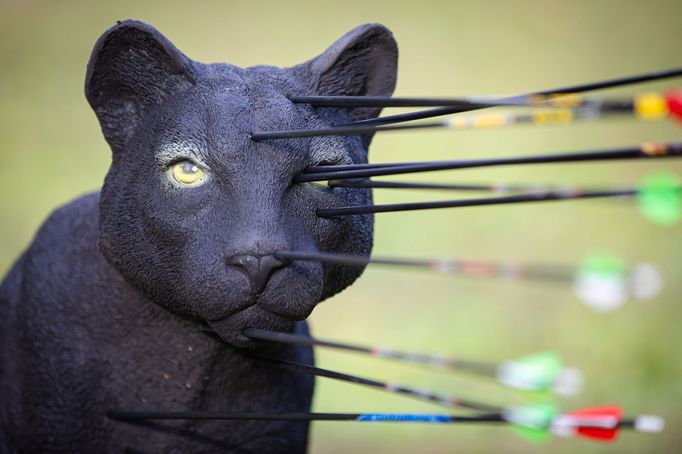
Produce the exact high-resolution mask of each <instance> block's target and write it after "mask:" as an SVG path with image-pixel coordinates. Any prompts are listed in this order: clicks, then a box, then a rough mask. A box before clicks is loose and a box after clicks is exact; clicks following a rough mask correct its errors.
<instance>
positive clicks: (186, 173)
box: [169, 161, 205, 186]
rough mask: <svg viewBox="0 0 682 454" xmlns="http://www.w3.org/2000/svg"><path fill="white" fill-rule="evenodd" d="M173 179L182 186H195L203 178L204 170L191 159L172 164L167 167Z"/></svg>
mask: <svg viewBox="0 0 682 454" xmlns="http://www.w3.org/2000/svg"><path fill="white" fill-rule="evenodd" d="M169 171H170V174H171V176H172V177H173V179H174V180H175V181H177V182H178V183H180V184H181V185H184V186H197V185H198V184H199V183H201V181H202V180H203V179H204V176H205V174H204V171H203V170H201V169H200V168H199V166H197V165H196V164H195V163H193V162H192V161H182V162H178V163H176V164H173V165H172V166H171V168H170V169H169Z"/></svg>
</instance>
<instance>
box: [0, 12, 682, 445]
mask: <svg viewBox="0 0 682 454" xmlns="http://www.w3.org/2000/svg"><path fill="white" fill-rule="evenodd" d="M681 13H682V3H680V2H679V1H676V0H673V1H647V2H636V1H599V2H596V1H589V0H581V1H573V2H543V1H516V2H506V1H503V0H500V1H480V2H471V1H460V0H457V1H455V0H450V1H422V2H417V3H415V2H405V1H395V0H394V1H390V0H382V1H374V2H368V1H357V0H346V1H344V2H325V1H322V2H315V1H287V2H274V1H272V2H264V1H255V2H254V1H252V2H246V1H205V2H178V1H168V0H166V1H147V2H140V1H130V0H121V1H118V2H108V3H102V2H97V3H94V2H86V1H60V2H48V1H42V2H41V1H35V0H3V2H2V3H1V4H0V61H2V62H3V63H2V67H1V68H0V99H1V100H2V103H1V104H0V153H1V156H2V165H0V191H1V193H2V203H3V206H2V210H1V211H0V272H1V273H2V274H4V273H6V272H7V270H8V269H9V267H10V266H11V263H12V262H13V261H14V260H15V258H16V257H17V256H18V254H20V253H21V251H22V250H23V249H24V248H25V247H26V246H27V245H28V244H29V242H30V241H31V237H32V235H33V234H34V232H35V231H36V229H37V228H38V226H39V225H40V223H41V222H42V220H43V219H44V218H45V217H46V216H47V214H48V213H49V212H50V211H51V210H52V209H54V208H55V207H56V206H58V205H60V204H63V203H65V202H66V201H68V200H70V199H73V198H75V197H76V196H78V195H79V194H81V193H83V192H86V191H90V190H95V189H97V188H98V187H99V186H100V185H101V182H102V179H103V177H104V174H105V172H106V169H107V166H108V164H109V154H108V153H109V152H108V148H107V146H106V144H105V142H104V140H103V139H102V137H101V134H100V131H99V126H98V124H97V122H96V120H95V116H94V115H93V114H92V112H91V111H90V110H89V107H88V106H87V103H86V101H85V99H84V97H83V94H82V83H83V77H84V72H85V64H86V62H87V59H88V57H89V52H90V50H91V48H92V45H93V44H94V42H95V40H96V39H97V37H98V36H99V35H100V34H101V33H102V32H103V31H104V30H105V29H106V28H107V27H109V26H111V25H112V24H113V23H114V21H115V20H117V19H123V18H130V17H133V18H139V19H142V20H145V21H147V22H150V23H152V24H153V25H155V26H156V27H157V28H159V29H160V30H161V31H162V32H163V33H165V34H166V35H167V36H168V37H169V38H170V39H171V40H172V41H173V42H174V43H175V44H176V45H177V46H178V47H179V48H180V49H182V50H183V51H184V52H185V53H187V54H188V55H189V56H191V57H192V58H195V59H197V60H200V61H229V62H230V63H233V64H236V65H240V66H251V65H255V64H261V63H267V64H273V65H279V66H289V65H293V64H296V63H298V62H301V61H303V60H306V59H309V58H311V57H312V56H314V55H316V54H317V53H319V52H321V51H322V50H323V49H324V48H326V46H328V45H329V44H330V43H331V42H333V41H334V40H335V39H336V38H338V37H339V36H340V35H342V34H343V33H345V32H346V31H348V30H349V29H351V28H352V27H354V26H356V25H358V24H360V23H363V22H381V23H384V24H386V25H387V26H388V27H389V28H391V29H392V30H393V32H394V33H395V36H396V38H397V40H398V42H399V45H400V50H401V60H400V71H399V83H398V89H397V94H399V95H404V96H409V95H424V96H429V95H430V96H446V95H450V96H456V95H473V94H483V95H485V94H505V93H521V92H525V91H531V90H535V89H540V88H549V87H555V86H561V85H563V84H573V83H578V82H585V81H590V80H598V79H604V78H609V77H616V76H621V75H627V74H635V73H641V72H645V71H649V70H657V69H664V68H669V67H673V66H679V65H680V64H681V63H682V58H681V57H682V27H680V26H679V18H680V15H681ZM677 82H678V84H679V83H680V81H679V80H678V81H677ZM672 84H673V82H666V83H656V84H648V85H647V86H646V87H644V86H636V87H628V88H625V89H619V90H610V91H609V92H608V93H609V94H611V93H613V94H631V93H635V92H637V91H638V90H650V89H658V88H664V87H669V86H671V85H672ZM681 136H682V134H681V133H680V129H679V125H675V124H673V123H668V122H657V123H639V122H636V121H634V120H608V121H603V122H598V123H593V124H579V125H571V126H562V127H518V128H514V129H508V130H497V131H464V132H447V131H439V132H424V131H418V132H410V133H394V134H386V135H382V136H380V137H377V138H376V139H375V141H374V143H373V146H372V150H371V160H372V161H375V162H381V161H401V160H430V159H447V158H457V157H473V156H477V157H478V156H499V155H518V154H521V153H541V152H546V151H559V150H580V149H590V148H598V147H609V146H620V145H627V144H632V143H638V142H640V141H650V140H670V139H680V137H681ZM664 168H665V169H670V170H673V171H676V172H678V173H679V172H680V171H682V166H681V165H680V164H678V163H675V162H674V161H657V162H655V163H615V162H614V163H601V164H589V165H588V164H567V165H561V166H556V165H555V166H551V165H543V166H527V167H512V168H500V169H481V170H469V171H461V172H457V173H455V172H440V173H436V174H431V175H429V176H428V179H429V180H432V181H455V180H454V179H455V178H456V181H462V182H464V181H471V182H481V181H485V182H488V181H491V182H497V181H500V182H501V181H509V182H516V181H529V182H530V181H544V182H565V183H585V184H588V183H593V184H613V185H630V184H634V183H636V182H637V181H638V180H639V179H640V178H641V177H642V176H644V175H645V174H646V173H647V172H650V171H651V170H654V169H664ZM415 178H416V177H412V178H411V179H415ZM405 179H406V180H409V179H410V178H405ZM434 196H437V197H443V198H445V197H447V196H448V195H447V194H444V193H443V194H437V193H436V194H433V193H432V194H410V193H407V192H402V191H393V192H390V191H377V193H376V200H377V202H379V203H384V202H392V201H398V200H419V199H427V198H433V197H434ZM681 232H682V230H681V228H680V227H679V226H677V227H673V228H667V229H664V228H660V227H656V226H654V225H651V224H650V223H648V222H646V221H645V220H643V219H642V218H641V217H640V216H639V215H638V214H637V213H636V212H635V210H634V209H633V208H632V205H631V204H629V203H617V202H616V203H614V202H598V201H593V202H560V203H548V204H535V205H527V206H507V207H480V208H467V209H455V210H436V211H429V212H411V213H395V214H385V215H379V216H378V217H377V226H376V249H375V252H376V253H377V254H381V255H410V256H415V257H428V256H434V255H454V256H459V257H471V258H503V259H522V260H548V261H560V262H573V261H577V260H579V259H580V258H581V257H583V256H584V255H585V254H587V253H589V252H590V251H592V250H595V249H598V250H604V249H610V250H613V251H616V252H618V253H619V254H621V255H622V256H623V257H624V258H625V259H627V260H629V261H640V260H645V261H651V262H654V263H656V264H658V265H659V266H660V267H661V268H662V269H663V270H664V273H665V277H666V283H667V286H666V289H665V291H664V293H663V295H662V296H661V297H659V298H657V299H656V300H655V301H653V302H650V303H646V304H640V303H636V302H635V303H632V304H628V305H626V306H625V307H624V308H623V309H622V310H621V311H620V312H617V313H613V314H606V315H602V314H595V313H593V312H591V311H590V310H589V309H587V308H586V307H583V306H582V305H580V304H579V303H578V302H577V301H576V300H575V299H574V297H573V296H572V295H571V292H570V289H566V288H563V287H560V286H552V285H531V284H515V283H508V282H489V281H485V282H484V281H477V280H465V279H459V278H448V277H442V276H432V275H428V274H426V273H420V272H412V273H411V272H408V271H398V270H386V269H381V268H379V269H371V270H369V271H367V272H366V273H365V275H364V276H363V277H362V278H361V279H360V280H359V281H358V283H356V284H355V285H354V286H353V287H351V288H350V289H348V290H347V291H345V292H343V293H342V294H341V295H339V296H337V297H335V298H333V300H330V301H328V302H325V303H324V304H322V305H321V306H320V307H318V309H317V310H316V312H315V313H314V314H313V315H312V317H311V324H312V328H313V331H314V333H315V334H317V335H319V336H322V337H328V338H334V339H341V340H351V341H356V342H366V343H379V344H383V345H387V346H393V347H399V348H406V349H411V350H422V351H440V352H444V353H448V354H451V355H460V356H462V357H467V358H474V359H476V358H480V359H491V360H493V359H505V358H508V357H514V356H518V355H522V354H525V353H528V352H533V351H538V350H544V349H556V350H558V351H560V352H561V353H562V355H563V356H564V358H565V359H566V361H567V362H569V363H571V364H574V365H576V366H578V367H580V368H582V370H583V371H584V372H585V374H586V376H587V388H586V390H585V392H584V393H583V394H582V395H580V396H578V397H576V398H573V399H571V400H566V401H564V402H561V404H562V406H563V407H564V408H566V409H571V408H577V407H580V406H583V405H590V404H593V403H612V402H613V403H620V404H622V405H623V406H624V407H625V409H626V412H627V413H629V414H635V413H639V412H644V413H646V412H649V413H660V414H662V415H663V416H665V417H666V420H667V425H668V426H667V427H668V428H667V430H666V431H665V432H664V433H662V434H660V435H653V436H652V435H640V434H630V433H625V434H623V436H622V438H621V440H620V441H619V442H618V443H616V444H614V445H602V444H589V443H587V442H585V441H582V440H555V441H552V442H551V444H550V445H545V446H541V447H539V448H537V449H535V447H533V446H529V445H527V444H526V443H525V442H523V441H521V440H519V439H517V438H516V437H515V436H514V434H513V433H512V432H511V431H508V430H505V429H503V428H485V427H430V426H424V425H418V424H415V425H409V424H405V425H397V424H395V425H391V424H371V425H370V424H367V425H364V424H353V423H327V422H321V423H315V424H314V425H313V430H312V441H311V451H312V452H320V453H322V452H324V453H335V452H338V453H341V452H349V451H360V452H434V453H436V452H450V451H453V450H460V451H464V452H486V451H505V452H533V451H535V450H538V451H540V450H545V449H551V450H552V451H556V452H575V451H576V450H581V451H584V452H661V451H671V450H673V449H674V448H678V449H679V446H680V444H681V443H682V436H680V434H679V430H678V428H679V426H680V424H682V412H681V411H680V410H681V409H680V402H681V401H682V386H680V377H681V376H682V355H681V354H680V352H679V350H678V348H679V345H680V344H681V343H682V331H681V330H680V329H679V327H680V323H681V322H682V307H680V295H681V294H682V281H680V279H679V277H680V270H681V267H680V253H681V252H682V244H681V243H680V241H679V238H680V233H681ZM317 356H318V362H319V363H320V365H321V366H323V367H328V368H332V369H338V370H344V371H349V372H354V373H358V374H360V375H364V376H368V377H377V378H391V379H392V380H393V381H396V382H399V383H400V382H404V383H409V384H415V385H419V386H422V387H427V388H434V389H439V390H442V391H448V392H453V393H457V394H459V395H462V396H467V397H471V398H477V397H479V398H481V399H484V400H487V401H497V402H501V403H504V402H511V401H518V400H519V399H522V398H523V397H524V396H521V395H518V394H510V393H509V392H503V391H498V390H497V388H496V387H495V386H493V385H492V384H489V383H485V382H482V381H480V380H477V379H474V378H471V377H467V376H462V377H459V376H454V377H453V376H449V375H446V374H445V373H442V372H434V373H431V372H429V371H426V370H422V369H414V368H409V367H405V366H400V365H395V364H391V363H388V362H382V361H373V360H371V359H367V358H362V357H357V356H351V355H350V354H345V353H338V352H329V351H319V352H318V354H317ZM315 410H316V411H361V410H368V411H399V412H409V411H442V410H443V409H442V408H438V407H434V406H432V405H428V404H421V403H419V402H415V401H412V400H410V399H406V398H403V397H400V396H395V395H384V394H382V393H380V392H377V391H374V390H369V389H364V388H362V387H357V386H353V385H350V384H343V383H334V382H330V381H329V380H324V379H321V380H318V388H317V391H316V398H315Z"/></svg>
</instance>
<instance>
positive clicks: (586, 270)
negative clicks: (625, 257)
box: [578, 252, 627, 279]
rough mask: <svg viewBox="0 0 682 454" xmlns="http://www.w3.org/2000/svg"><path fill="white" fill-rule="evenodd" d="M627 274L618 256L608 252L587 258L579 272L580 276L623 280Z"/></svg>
mask: <svg viewBox="0 0 682 454" xmlns="http://www.w3.org/2000/svg"><path fill="white" fill-rule="evenodd" d="M626 272H627V270H626V267H625V264H624V263H623V262H622V261H621V260H620V259H619V258H618V257H617V256H615V255H613V254H610V253H608V252H601V253H597V254H592V255H590V256H588V257H586V258H585V259H584V260H583V262H582V264H581V266H580V269H579V270H578V273H580V274H589V275H592V276H599V277H614V278H621V279H625V276H626Z"/></svg>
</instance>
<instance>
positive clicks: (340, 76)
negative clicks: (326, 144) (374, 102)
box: [294, 24, 398, 120]
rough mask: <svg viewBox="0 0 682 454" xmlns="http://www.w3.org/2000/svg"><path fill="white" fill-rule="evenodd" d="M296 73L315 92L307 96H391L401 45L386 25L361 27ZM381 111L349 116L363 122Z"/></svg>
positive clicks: (353, 112) (358, 111)
mask: <svg viewBox="0 0 682 454" xmlns="http://www.w3.org/2000/svg"><path fill="white" fill-rule="evenodd" d="M294 71H296V72H297V73H299V74H300V75H299V77H301V78H302V79H304V80H305V81H306V82H307V85H308V86H309V87H310V89H311V90H312V93H305V94H317V95H334V96H390V95H391V94H393V90H394V89H395V84H396V78H397V72H398V44H397V43H396V41H395V39H394V38H393V34H392V33H391V31H390V30H389V29H388V28H386V27H384V26H383V25H380V24H364V25H360V26H359V27H356V28H354V29H353V30H351V31H350V32H348V33H347V34H345V35H344V36H342V37H341V38H339V40H338V41H336V42H335V43H334V44H332V45H331V46H330V47H329V48H328V49H327V50H326V51H324V52H323V53H322V54H320V55H319V56H318V57H316V58H314V59H312V60H310V61H309V62H307V63H304V64H302V65H299V66H297V67H295V68H294ZM380 112H381V109H379V108H366V109H364V108H363V109H352V110H349V111H348V116H349V117H350V119H351V120H360V119H366V118H373V117H376V116H377V115H379V113H380Z"/></svg>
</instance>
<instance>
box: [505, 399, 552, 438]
mask: <svg viewBox="0 0 682 454" xmlns="http://www.w3.org/2000/svg"><path fill="white" fill-rule="evenodd" d="M556 415H557V409H556V406H555V405H554V404H552V403H550V402H539V403H535V404H530V405H526V406H523V407H514V408H512V409H510V410H508V411H507V412H506V415H505V418H506V419H507V421H509V422H510V423H512V424H513V426H514V430H515V431H516V433H518V434H519V435H520V436H521V437H522V438H525V439H526V440H528V441H532V442H534V443H542V442H545V441H547V440H549V439H550V438H551V437H552V434H551V430H550V429H551V426H552V421H554V418H555V417H556Z"/></svg>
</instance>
